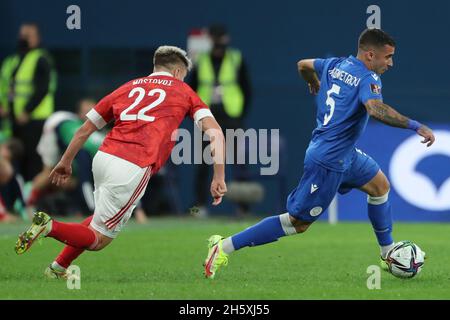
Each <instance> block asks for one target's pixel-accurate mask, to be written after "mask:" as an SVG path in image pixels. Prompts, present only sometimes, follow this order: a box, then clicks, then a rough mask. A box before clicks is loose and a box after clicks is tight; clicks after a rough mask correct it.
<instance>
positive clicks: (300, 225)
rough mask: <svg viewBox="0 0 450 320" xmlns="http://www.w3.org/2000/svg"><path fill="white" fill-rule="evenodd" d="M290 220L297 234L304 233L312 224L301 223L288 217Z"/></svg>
mask: <svg viewBox="0 0 450 320" xmlns="http://www.w3.org/2000/svg"><path fill="white" fill-rule="evenodd" d="M289 217H290V219H291V223H292V225H293V226H294V228H295V231H297V233H303V232H306V230H308V228H309V226H310V225H311V224H312V222H306V221H301V220H299V219H297V218H295V217H293V216H289Z"/></svg>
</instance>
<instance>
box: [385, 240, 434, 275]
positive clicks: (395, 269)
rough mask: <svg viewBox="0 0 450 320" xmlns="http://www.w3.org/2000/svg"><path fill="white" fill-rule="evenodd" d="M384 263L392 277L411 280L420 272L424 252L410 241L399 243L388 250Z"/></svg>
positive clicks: (423, 260)
mask: <svg viewBox="0 0 450 320" xmlns="http://www.w3.org/2000/svg"><path fill="white" fill-rule="evenodd" d="M386 262H387V264H388V266H389V271H390V273H392V274H393V275H394V276H396V277H398V278H413V277H415V276H416V275H417V274H418V273H420V271H421V270H422V267H423V264H424V262H425V252H423V251H422V250H421V249H420V248H419V246H418V245H416V244H415V243H414V242H412V241H406V240H404V241H400V242H397V243H395V245H394V247H393V248H392V249H391V250H389V253H388V255H387V259H386Z"/></svg>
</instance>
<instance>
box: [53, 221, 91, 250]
mask: <svg viewBox="0 0 450 320" xmlns="http://www.w3.org/2000/svg"><path fill="white" fill-rule="evenodd" d="M47 237H51V238H54V239H56V240H59V241H61V242H63V243H64V244H68V245H69V246H72V247H75V248H79V249H88V248H89V247H90V246H92V245H93V244H94V243H95V242H96V240H97V237H96V236H95V233H94V231H92V230H91V229H89V228H88V227H87V226H85V225H83V224H80V223H64V222H59V221H56V220H53V221H52V230H51V231H50V232H49V234H48V235H47Z"/></svg>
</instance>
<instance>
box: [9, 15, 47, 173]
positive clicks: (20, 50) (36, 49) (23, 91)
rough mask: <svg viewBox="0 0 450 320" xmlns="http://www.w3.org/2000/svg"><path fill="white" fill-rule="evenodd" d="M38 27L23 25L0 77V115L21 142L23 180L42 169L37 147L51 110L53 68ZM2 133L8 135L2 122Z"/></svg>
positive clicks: (29, 24)
mask: <svg viewBox="0 0 450 320" xmlns="http://www.w3.org/2000/svg"><path fill="white" fill-rule="evenodd" d="M40 42H41V38H40V34H39V28H38V26H37V25H36V24H35V23H25V24H22V26H21V27H20V31H19V37H18V42H17V53H16V54H14V55H12V56H9V57H7V58H6V59H5V60H4V61H3V64H2V68H1V72H0V74H1V80H0V104H1V108H0V115H1V116H2V119H5V118H6V117H7V116H8V115H9V117H10V119H11V124H12V133H13V135H14V136H15V137H17V138H18V139H20V140H21V141H22V142H23V144H24V149H25V154H26V156H25V157H23V162H22V163H21V166H20V171H21V173H22V174H23V176H24V178H25V180H26V181H28V180H31V179H32V178H33V177H34V176H35V175H36V174H37V173H38V172H39V170H40V169H41V165H42V163H41V159H40V157H39V155H38V154H37V153H36V146H37V143H38V141H39V137H40V135H41V132H42V127H43V125H44V121H45V119H46V118H48V117H49V116H50V115H51V114H52V113H53V109H54V94H55V91H56V71H55V69H54V67H53V62H52V59H51V57H50V55H49V53H48V52H47V51H46V50H45V49H42V48H41V47H40ZM4 125H5V126H3V128H2V129H3V130H2V131H3V134H4V135H6V136H9V135H10V128H9V127H10V126H9V125H8V124H7V123H4Z"/></svg>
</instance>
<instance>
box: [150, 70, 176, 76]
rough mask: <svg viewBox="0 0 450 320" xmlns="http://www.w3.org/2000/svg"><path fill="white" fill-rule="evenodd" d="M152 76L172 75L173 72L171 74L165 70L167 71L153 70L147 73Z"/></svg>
mask: <svg viewBox="0 0 450 320" xmlns="http://www.w3.org/2000/svg"><path fill="white" fill-rule="evenodd" d="M153 76H168V77H173V74H171V73H170V72H167V71H159V72H153V73H152V74H150V75H149V77H153Z"/></svg>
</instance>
